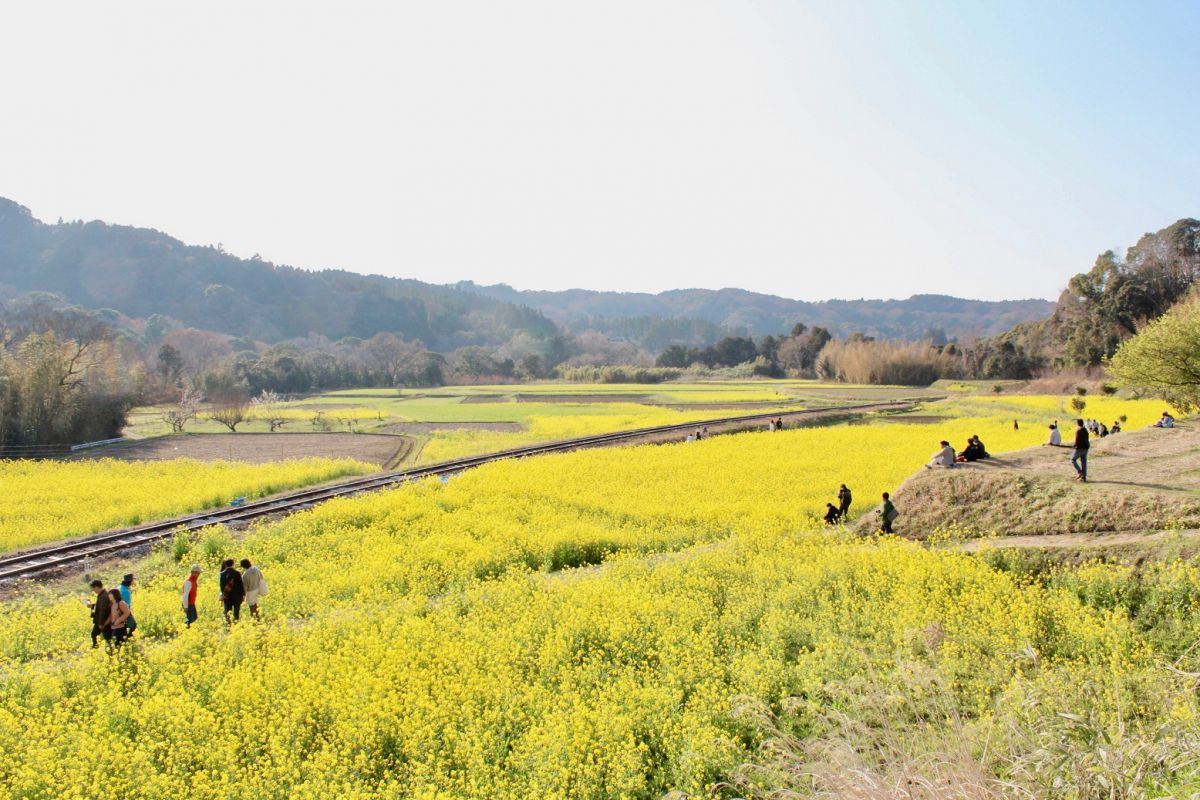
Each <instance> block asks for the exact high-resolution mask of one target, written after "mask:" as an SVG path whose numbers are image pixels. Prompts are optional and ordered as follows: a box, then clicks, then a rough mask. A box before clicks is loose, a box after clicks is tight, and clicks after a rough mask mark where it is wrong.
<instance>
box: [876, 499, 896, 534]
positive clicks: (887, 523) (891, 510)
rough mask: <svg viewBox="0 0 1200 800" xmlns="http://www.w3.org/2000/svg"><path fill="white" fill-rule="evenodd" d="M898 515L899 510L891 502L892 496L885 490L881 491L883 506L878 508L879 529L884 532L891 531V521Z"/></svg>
mask: <svg viewBox="0 0 1200 800" xmlns="http://www.w3.org/2000/svg"><path fill="white" fill-rule="evenodd" d="M898 516H900V512H899V511H897V510H896V506H895V505H894V504H893V503H892V497H891V495H889V494H888V493H887V492H884V493H883V508H881V509H879V521H880V524H879V530H881V531H883V532H884V533H892V523H893V522H895V521H896V517H898Z"/></svg>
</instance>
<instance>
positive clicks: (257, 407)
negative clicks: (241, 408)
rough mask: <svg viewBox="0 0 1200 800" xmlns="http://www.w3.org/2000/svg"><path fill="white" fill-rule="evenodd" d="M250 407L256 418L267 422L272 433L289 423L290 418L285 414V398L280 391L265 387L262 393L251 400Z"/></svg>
mask: <svg viewBox="0 0 1200 800" xmlns="http://www.w3.org/2000/svg"><path fill="white" fill-rule="evenodd" d="M250 408H251V410H252V412H253V416H254V418H255V419H261V420H263V421H264V422H266V423H267V426H268V427H269V428H270V429H271V433H274V432H275V431H277V430H278V429H280V428H282V427H283V426H284V425H286V424H287V423H288V418H287V417H286V416H284V414H283V398H282V397H280V396H279V393H278V392H275V391H272V390H270V389H263V391H262V394H260V395H259V396H258V397H256V398H254V399H253V400H251V401H250Z"/></svg>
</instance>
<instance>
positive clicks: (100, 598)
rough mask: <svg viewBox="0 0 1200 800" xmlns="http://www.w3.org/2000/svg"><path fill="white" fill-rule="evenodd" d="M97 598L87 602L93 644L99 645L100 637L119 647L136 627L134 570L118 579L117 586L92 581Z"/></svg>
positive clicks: (93, 645) (97, 580)
mask: <svg viewBox="0 0 1200 800" xmlns="http://www.w3.org/2000/svg"><path fill="white" fill-rule="evenodd" d="M92 591H93V592H95V593H96V599H95V601H94V602H92V603H88V604H87V605H88V609H89V610H90V611H91V612H92V647H99V646H100V639H101V637H103V639H104V641H105V642H107V643H109V644H110V645H112V646H114V647H120V646H121V645H122V644H124V642H125V640H126V639H128V638H129V637H130V636H132V635H133V632H134V630H136V629H137V620H135V619H134V618H133V611H132V609H131V606H132V605H133V573H130V574H128V575H126V576H125V577H124V578H122V579H121V585H120V586H119V587H117V588H116V589H106V588H104V581H102V580H100V579H99V578H97V579H96V580H94V581H92Z"/></svg>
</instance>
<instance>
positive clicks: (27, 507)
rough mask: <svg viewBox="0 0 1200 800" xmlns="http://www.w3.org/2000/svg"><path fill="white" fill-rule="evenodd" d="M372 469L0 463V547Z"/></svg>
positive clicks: (313, 461)
mask: <svg viewBox="0 0 1200 800" xmlns="http://www.w3.org/2000/svg"><path fill="white" fill-rule="evenodd" d="M373 470H374V467H372V466H371V465H369V464H364V463H362V462H359V461H352V460H350V459H320V458H307V459H297V460H292V461H283V462H278V463H274V464H243V463H237V462H226V461H208V462H202V461H192V460H190V459H176V460H171V461H117V460H114V459H99V460H95V461H0V486H3V487H4V490H3V491H2V492H0V549H3V550H13V549H17V548H22V547H29V546H31V545H35V544H40V543H42V542H48V541H53V540H55V539H63V538H67V537H71V536H79V535H83V534H88V533H95V532H96V531H101V530H106V529H108V528H116V527H123V526H127V525H137V524H140V523H143V522H150V521H153V520H156V519H162V518H164V517H171V516H175V515H178V514H186V513H188V512H191V511H200V510H202V509H206V508H213V507H216V506H223V505H226V504H227V503H228V502H229V501H230V500H231V499H233V498H235V497H246V498H251V499H252V498H257V497H263V496H265V495H268V494H273V493H275V492H280V491H284V490H285V489H293V488H295V487H298V486H306V485H309V484H313V483H321V482H323V481H328V480H333V479H334V478H340V477H343V476H346V475H362V474H365V473H368V472H371V471H373Z"/></svg>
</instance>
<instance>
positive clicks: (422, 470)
mask: <svg viewBox="0 0 1200 800" xmlns="http://www.w3.org/2000/svg"><path fill="white" fill-rule="evenodd" d="M913 405H914V403H913V402H912V401H893V402H881V403H863V404H858V405H846V406H830V407H823V408H811V409H798V410H795V411H773V412H770V413H759V414H745V415H740V416H733V417H720V418H715V419H706V420H694V421H691V422H684V423H677V424H672V425H659V426H656V427H651V428H636V429H633V430H625V431H616V432H614V433H604V434H598V435H596V436H584V437H580V438H576V439H564V440H561V441H556V442H545V443H542V444H535V445H529V446H527V447H517V448H513V449H510V450H501V451H498V452H494V453H486V454H483V455H478V456H471V457H469V458H460V459H455V460H453V461H443V462H439V463H436V464H428V465H426V466H423V467H414V468H412V469H405V470H395V471H391V472H384V473H379V474H376V475H369V476H366V477H361V478H353V479H350V480H346V481H339V482H337V483H333V484H327V485H325V486H320V487H316V488H309V489H301V490H298V491H294V492H288V493H285V494H279V495H274V496H272V497H268V498H264V499H262V500H256V501H254V502H250V503H246V504H244V505H241V506H236V507H228V508H220V509H212V510H209V511H204V512H200V513H196V514H188V515H185V516H180V517H173V518H170V519H164V520H160V521H158V522H152V523H149V524H146V525H139V526H136V527H131V528H121V529H117V530H111V531H105V532H103V533H97V534H93V535H91V536H85V537H81V538H79V539H73V540H70V541H64V542H58V543H55V544H50V545H45V546H42V547H37V548H31V549H29V550H24V551H22V552H18V553H9V554H5V555H0V581H4V582H7V581H11V580H14V579H18V578H27V577H31V576H34V575H37V574H38V573H41V572H46V571H48V570H54V569H59V568H62V567H68V566H71V565H74V564H79V563H86V562H87V561H89V560H91V559H93V558H98V557H102V556H110V555H113V554H115V553H119V552H121V551H124V550H129V549H133V548H137V547H141V546H145V545H148V544H151V543H153V542H155V541H159V540H161V539H165V538H167V537H170V536H173V535H174V534H175V533H176V532H177V531H184V532H190V531H195V530H199V529H201V528H205V527H208V526H210V525H215V524H221V523H230V522H245V521H248V520H252V519H257V518H261V517H265V516H269V515H272V514H287V513H292V512H295V511H302V510H304V509H308V508H312V506H313V505H315V504H317V503H320V502H322V501H325V500H332V499H333V498H336V497H350V496H353V495H356V494H361V493H362V492H370V491H376V490H379V489H386V488H389V487H393V486H397V485H399V484H402V483H406V482H408V481H413V480H419V479H421V478H428V477H435V476H440V475H451V474H454V473H456V472H462V471H463V470H465V469H470V468H471V467H477V466H480V465H482V464H488V463H490V462H493V461H502V460H505V459H510V458H525V457H527V456H533V455H540V454H543V453H557V452H564V451H567V450H578V449H582V448H587V447H603V446H605V445H611V444H620V443H622V442H629V441H631V440H636V439H641V438H643V437H646V436H654V435H661V434H670V433H683V432H687V431H693V430H696V429H698V428H702V427H705V426H716V425H730V424H739V423H748V422H755V421H758V420H766V419H774V418H776V417H780V416H786V417H789V418H792V419H795V418H804V417H818V416H822V415H827V414H858V413H868V412H872V411H902V410H906V409H909V408H912V406H913Z"/></svg>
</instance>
